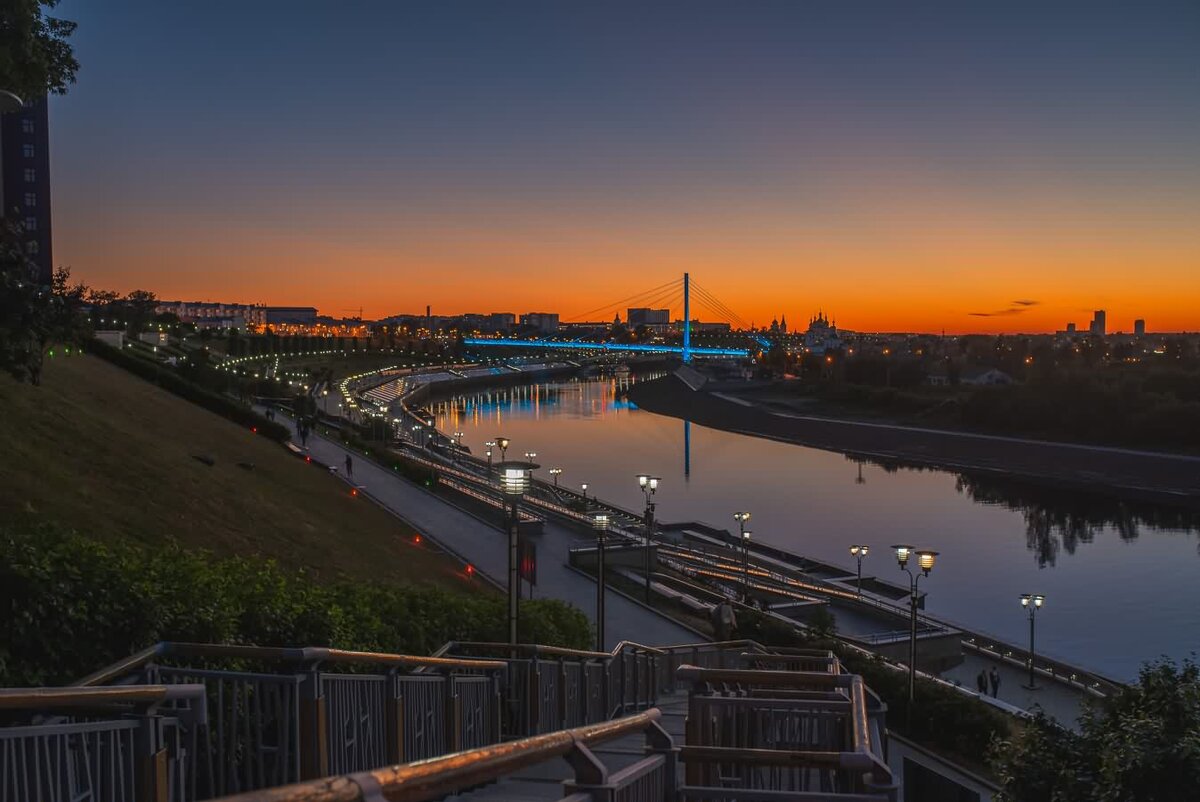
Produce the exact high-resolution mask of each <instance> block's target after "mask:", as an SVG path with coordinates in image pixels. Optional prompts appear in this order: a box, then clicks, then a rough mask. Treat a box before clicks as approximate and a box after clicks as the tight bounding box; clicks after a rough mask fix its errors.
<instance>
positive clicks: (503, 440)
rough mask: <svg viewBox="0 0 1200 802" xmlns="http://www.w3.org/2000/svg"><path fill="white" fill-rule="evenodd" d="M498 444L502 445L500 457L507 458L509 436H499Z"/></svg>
mask: <svg viewBox="0 0 1200 802" xmlns="http://www.w3.org/2000/svg"><path fill="white" fill-rule="evenodd" d="M496 445H498V446H500V459H501V460H503V459H505V458H506V455H507V454H508V438H507V437H497V438H496Z"/></svg>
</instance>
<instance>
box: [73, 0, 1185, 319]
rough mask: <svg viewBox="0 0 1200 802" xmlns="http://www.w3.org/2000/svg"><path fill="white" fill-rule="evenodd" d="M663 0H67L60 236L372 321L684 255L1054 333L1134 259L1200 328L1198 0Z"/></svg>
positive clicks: (638, 272)
mask: <svg viewBox="0 0 1200 802" xmlns="http://www.w3.org/2000/svg"><path fill="white" fill-rule="evenodd" d="M646 5H649V4H644V3H630V4H619V3H603V4H601V3H596V4H591V5H584V4H582V3H565V2H545V3H507V2H476V3H457V2H437V3H430V4H416V3H346V2H343V3H337V4H334V3H328V2H325V3H313V2H287V3H284V2H264V3H248V2H242V3H232V2H205V3H179V4H176V3H161V2H158V3H151V2H132V1H124V0H109V2H104V3H95V2H92V3H84V2H81V1H79V0H66V2H63V4H62V5H61V6H60V7H59V9H58V12H57V13H60V14H61V15H62V16H65V17H68V18H72V19H75V20H77V21H78V22H79V31H78V34H77V37H76V41H75V44H76V47H77V51H78V56H79V59H80V61H81V63H82V69H81V71H80V75H79V83H78V84H77V86H76V87H74V88H73V90H72V91H71V93H70V94H69V95H68V96H67V97H66V98H63V99H60V100H57V101H56V102H55V105H54V107H53V114H54V126H55V128H54V143H53V144H54V179H55V182H56V183H55V207H56V208H55V212H56V248H57V253H58V255H59V256H60V257H61V259H62V261H64V262H68V263H70V264H72V265H73V266H74V267H75V270H76V272H77V273H79V274H80V275H81V276H83V277H84V278H86V279H88V280H90V281H92V282H93V283H97V284H106V285H110V286H114V287H118V288H120V289H129V288H131V287H132V286H135V285H137V286H141V285H146V286H151V287H153V288H157V289H158V290H159V292H160V294H165V295H186V296H196V297H214V298H215V297H223V298H228V299H230V300H264V301H270V302H297V303H299V302H304V303H315V304H317V305H319V306H323V307H328V308H330V309H331V310H333V311H336V308H345V307H352V306H358V305H360V304H361V305H365V306H367V307H372V306H375V307H376V308H374V309H368V313H371V312H372V311H373V312H375V313H379V314H383V313H388V312H394V311H399V310H400V309H414V308H417V307H419V306H423V305H424V304H425V303H426V302H431V303H434V304H435V305H436V306H440V307H443V308H445V309H447V311H453V308H454V307H461V306H463V305H466V306H471V307H474V308H480V309H481V308H482V306H497V307H504V308H511V309H515V310H517V311H521V309H523V308H524V307H526V306H548V305H551V304H553V305H554V308H556V309H559V308H561V309H560V311H562V312H564V313H569V312H570V311H571V310H572V309H584V308H588V307H591V306H596V305H598V303H601V302H604V301H606V300H610V299H612V298H616V297H619V296H621V295H624V294H629V292H632V291H635V290H637V289H639V288H640V286H641V284H643V283H644V284H646V285H647V286H651V285H653V284H658V283H661V281H662V280H665V278H666V277H669V276H670V275H671V274H673V273H674V272H676V271H677V270H681V269H682V268H684V267H688V266H690V267H692V269H694V270H699V271H700V273H701V274H702V275H705V276H706V277H707V281H706V283H707V284H708V285H710V286H713V288H714V289H715V290H717V291H719V293H720V294H723V295H726V296H728V297H729V299H730V303H731V304H732V305H734V306H735V307H737V308H739V309H740V310H745V313H744V314H745V316H747V317H751V316H756V317H759V318H761V317H762V316H763V315H764V314H767V313H768V311H769V310H770V309H772V308H773V307H772V306H771V305H772V304H775V303H777V299H778V297H779V294H778V293H774V294H773V295H772V296H771V297H769V298H760V297H757V296H756V295H755V293H754V292H753V291H752V288H749V287H746V286H745V282H744V281H742V282H739V281H736V280H735V279H736V277H737V276H738V275H743V276H744V275H745V273H744V270H743V268H745V267H746V266H750V267H752V268H753V269H755V270H756V271H758V273H757V275H759V276H763V277H768V278H771V279H773V280H776V281H779V282H784V283H785V286H784V289H785V290H786V292H785V293H784V294H785V295H786V294H787V293H789V292H790V293H794V294H796V295H798V296H803V299H802V300H798V301H797V302H798V303H808V299H809V298H814V299H817V298H819V299H822V300H823V301H824V303H823V305H824V306H825V307H826V308H829V307H831V306H832V307H840V308H842V309H851V310H855V311H854V313H855V314H858V315H859V316H860V318H861V319H860V321H857V322H858V323H859V325H860V326H861V327H864V328H866V327H870V326H871V325H872V322H873V321H876V320H878V321H879V324H878V325H879V326H883V325H884V320H883V319H884V318H886V317H887V315H886V314H885V312H886V311H887V309H888V308H889V305H890V304H893V303H894V302H895V301H896V300H900V301H902V302H903V303H907V304H912V303H915V302H916V299H917V298H921V299H930V298H933V300H931V301H929V302H927V303H926V302H924V301H922V303H921V304H919V306H920V314H922V315H924V316H925V317H929V316H937V317H938V319H937V320H936V321H931V327H939V326H943V325H944V326H946V327H947V328H950V329H954V328H956V327H962V326H978V325H982V324H981V323H980V319H978V318H977V319H975V320H970V319H968V316H969V312H970V311H971V310H972V309H975V308H985V307H986V308H991V307H992V306H997V305H1002V304H1005V303H1007V300H1008V299H1010V298H1011V297H1019V298H1025V297H1035V298H1039V299H1041V298H1044V299H1045V301H1046V303H1045V305H1043V306H1042V308H1041V309H1035V310H1033V311H1032V312H1031V317H1032V316H1036V315H1037V314H1042V313H1044V314H1046V315H1049V316H1050V317H1047V318H1046V319H1045V321H1042V322H1039V323H1038V324H1037V325H1046V326H1051V327H1053V326H1054V325H1057V324H1058V323H1059V322H1061V321H1060V318H1061V317H1062V316H1063V315H1066V314H1068V312H1070V313H1071V314H1073V313H1074V312H1073V310H1074V309H1076V308H1084V307H1088V306H1094V305H1101V304H1110V305H1111V304H1115V303H1117V302H1118V301H1126V300H1130V299H1129V297H1128V293H1127V292H1126V290H1125V288H1123V287H1121V286H1120V281H1121V276H1123V275H1127V274H1128V273H1127V271H1129V270H1130V269H1139V270H1143V271H1149V272H1148V273H1147V275H1149V276H1151V277H1152V280H1151V281H1150V282H1149V286H1146V287H1144V288H1143V289H1144V291H1145V292H1144V294H1143V296H1140V297H1136V298H1134V299H1132V300H1133V301H1134V302H1136V303H1139V304H1141V305H1142V309H1141V310H1140V312H1141V314H1157V316H1158V317H1159V318H1160V319H1164V318H1166V319H1179V320H1181V321H1182V318H1181V317H1180V316H1181V315H1183V314H1184V311H1183V307H1182V306H1179V307H1178V308H1176V306H1173V305H1172V304H1173V303H1175V301H1174V300H1173V296H1174V297H1176V298H1177V296H1178V292H1177V291H1176V292H1174V293H1172V291H1171V288H1172V287H1173V286H1177V285H1178V284H1179V282H1180V281H1181V280H1184V279H1185V277H1186V276H1187V275H1189V274H1188V272H1187V268H1188V266H1189V265H1190V267H1191V268H1194V267H1195V266H1196V264H1197V262H1198V259H1200V247H1198V246H1200V242H1198V239H1197V235H1196V234H1195V232H1194V228H1195V226H1194V223H1195V220H1196V219H1197V217H1198V213H1200V180H1198V179H1200V4H1198V3H1195V2H1190V3H1178V4H1156V3H1136V4H1135V3H1127V4H1122V5H1119V6H1111V7H1110V6H1106V5H1104V4H1097V3H1079V4H1062V3H1055V4H1048V3H990V4H982V3H961V2H959V3H944V4H927V3H924V4H909V3H883V2H879V3H863V2H837V3H806V2H779V3H766V2H758V3H754V2H740V3H732V2H731V3H696V2H691V3H671V4H659V3H656V4H654V8H646V7H645V6H646ZM1051 5H1052V6H1053V7H1047V6H1051ZM846 270H854V271H857V272H858V273H859V274H865V275H867V276H869V277H870V278H871V279H872V280H873V281H878V282H884V283H885V285H886V286H887V288H888V289H889V292H888V298H887V301H888V303H883V302H872V301H871V300H869V299H863V298H861V297H860V296H861V295H862V293H861V292H851V291H849V290H848V289H847V288H846V287H845V286H844V283H839V282H838V281H830V280H827V278H828V277H829V276H830V275H834V276H842V275H844V271H846ZM564 271H590V272H587V273H585V274H586V275H588V276H589V279H588V281H587V282H586V283H587V287H577V286H571V287H570V288H569V292H567V290H566V289H564V288H563V287H561V286H560V287H558V288H557V292H558V295H557V296H556V295H555V293H554V292H552V291H551V290H554V289H555V282H556V281H557V280H558V279H559V278H561V277H562V276H563V275H564ZM447 274H452V275H453V276H454V277H456V279H457V282H456V283H457V284H459V285H461V286H456V287H455V286H447V284H448V282H447V280H446V278H445V276H446V275H447ZM795 274H802V276H803V278H804V280H803V281H797V282H796V283H794V284H787V283H786V282H788V281H790V280H791V277H793V276H794V275H795ZM496 275H506V276H512V277H513V280H511V281H508V282H505V285H504V286H505V287H506V288H510V289H508V290H504V289H502V288H499V287H497V286H493V285H494V283H495V282H490V281H489V277H492V276H496ZM897 275H905V276H907V277H908V279H907V280H905V281H903V282H898V281H897V280H896V276H897ZM654 279H657V280H654ZM485 285H486V286H485ZM623 290H624V292H623ZM506 292H507V294H505V293H506ZM1197 295H1200V288H1196V287H1195V286H1193V287H1192V290H1191V299H1190V300H1191V308H1192V309H1195V308H1196V300H1197V297H1196V296H1197ZM568 296H569V297H568ZM910 296H911V297H910ZM560 298H561V300H560ZM591 301H595V302H594V303H592V302H591ZM813 302H814V303H815V302H816V301H815V300H814V301H813ZM1147 305H1153V308H1154V312H1153V313H1147V312H1145V311H1144V310H1145V307H1146V306H1147ZM484 311H486V310H484ZM785 311H786V310H785ZM803 311H804V312H807V311H809V310H808V309H807V307H803ZM1133 313H1134V312H1133V310H1130V313H1129V316H1133ZM793 314H796V315H797V316H799V314H800V310H796V311H794V312H793ZM914 314H915V313H914ZM1192 314H1193V315H1195V313H1194V312H1193V313H1192ZM1118 315H1119V313H1118ZM845 317H846V315H845V314H843V319H845ZM1193 321H1194V322H1195V323H1197V324H1198V325H1200V320H1196V319H1195V318H1194V317H1193ZM898 322H899V321H898ZM1006 325H1012V321H1008V322H1007V323H1006ZM1194 327H1195V326H1194Z"/></svg>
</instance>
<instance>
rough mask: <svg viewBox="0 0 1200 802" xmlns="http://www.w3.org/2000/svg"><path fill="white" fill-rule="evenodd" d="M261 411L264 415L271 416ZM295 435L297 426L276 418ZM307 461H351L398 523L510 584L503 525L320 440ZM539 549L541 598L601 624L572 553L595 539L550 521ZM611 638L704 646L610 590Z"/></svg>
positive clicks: (590, 587) (589, 584)
mask: <svg viewBox="0 0 1200 802" xmlns="http://www.w3.org/2000/svg"><path fill="white" fill-rule="evenodd" d="M264 410H265V407H264V408H259V411H260V412H261V411H264ZM275 419H276V420H277V421H278V422H279V423H282V424H284V425H285V426H287V427H288V428H289V429H291V430H292V434H293V439H295V440H297V441H298V438H296V437H295V426H294V424H293V422H292V420H291V419H290V418H287V417H285V416H284V415H282V414H277V415H276V418H275ZM308 453H309V454H311V455H312V457H313V459H315V460H318V461H320V462H323V463H325V464H327V465H333V466H337V467H338V468H339V473H340V472H341V466H343V465H344V464H345V461H346V455H347V454H349V455H350V458H351V459H352V460H353V464H354V484H355V485H356V486H358V487H359V488H361V489H362V491H363V492H364V493H365V494H366V495H368V496H370V497H371V498H372V499H374V500H375V501H376V502H378V503H379V504H380V505H382V506H383V507H384V508H385V509H387V510H388V511H389V512H391V513H392V514H393V515H395V516H396V517H398V518H401V519H403V520H404V521H406V522H408V523H409V524H411V525H412V526H413V527H414V528H415V529H417V530H418V531H419V532H421V533H422V534H424V535H426V536H428V537H430V538H432V539H433V540H434V541H436V542H438V543H441V544H444V545H445V546H447V547H449V548H450V549H453V550H454V551H456V552H457V553H458V554H459V555H461V556H462V557H464V558H465V559H467V560H470V561H471V563H472V564H473V565H474V566H475V568H476V570H478V571H481V572H483V573H485V574H487V575H488V576H489V577H491V578H493V579H495V580H497V581H498V582H500V583H501V584H502V585H503V584H504V581H503V580H504V578H505V574H506V572H507V570H508V557H507V552H506V549H507V539H506V536H505V533H504V530H503V529H502V528H501V527H500V526H499V521H497V522H495V523H493V522H489V521H486V520H484V519H482V518H480V517H477V516H475V515H473V514H472V513H469V512H467V511H465V510H463V509H460V508H459V507H456V506H454V505H453V504H450V503H449V502H447V501H445V500H443V499H441V498H440V497H438V496H436V495H434V494H433V493H430V492H429V491H428V490H425V489H424V488H422V487H420V486H418V485H416V484H413V483H412V482H409V481H407V480H405V479H402V478H400V477H399V476H396V475H395V474H393V473H391V472H390V471H388V470H386V469H385V468H382V467H380V466H379V465H377V464H376V463H374V462H372V461H370V460H369V459H368V458H366V457H363V456H362V455H361V454H358V453H355V452H352V451H349V450H348V449H345V448H343V447H342V446H341V445H339V444H338V443H335V442H333V441H332V440H329V439H327V438H325V437H322V436H320V435H318V434H314V433H310V434H309V436H308ZM534 540H535V541H536V542H537V549H538V584H537V587H536V589H535V591H534V594H535V596H537V597H541V598H554V599H561V600H563V601H567V602H570V603H571V604H574V605H575V606H576V607H578V608H579V609H580V610H582V611H583V612H584V613H585V614H586V615H587V616H588V620H589V621H591V622H592V623H593V625H594V624H595V607H596V583H595V582H594V581H593V580H592V579H591V578H590V577H588V576H585V575H583V574H580V573H577V572H575V571H573V570H572V569H571V568H569V567H567V553H568V551H569V550H570V548H571V547H572V546H575V545H581V544H591V543H592V538H590V537H587V536H584V535H580V534H579V533H577V532H574V531H572V530H570V529H568V528H567V527H565V526H562V525H560V524H558V523H555V522H554V521H547V522H546V525H545V529H544V531H543V533H542V534H541V535H540V536H539V535H535V536H534ZM605 617H606V619H607V626H606V629H607V632H606V635H607V638H606V643H605V645H606V646H607V647H608V648H612V647H613V646H615V645H616V644H617V643H619V642H620V641H622V640H631V641H636V642H638V643H642V644H645V645H647V646H656V645H671V644H678V643H694V642H696V641H699V640H704V638H702V637H700V636H699V635H697V634H696V633H695V632H693V631H691V630H690V629H687V628H686V627H682V626H680V625H679V624H677V623H675V622H674V621H671V620H670V619H668V618H666V617H664V616H661V615H659V614H658V613H656V612H654V611H653V610H652V609H650V608H648V607H644V606H642V605H640V604H637V603H636V602H633V601H631V600H630V599H628V598H626V597H625V596H622V595H620V594H618V593H616V592H615V591H613V590H611V589H610V590H609V591H608V594H607V596H606V597H605Z"/></svg>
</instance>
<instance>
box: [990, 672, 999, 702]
mask: <svg viewBox="0 0 1200 802" xmlns="http://www.w3.org/2000/svg"><path fill="white" fill-rule="evenodd" d="M989 677H990V679H991V681H992V698H997V697H999V695H1000V672H999V671H997V670H996V667H995V666H992V670H991V673H990V674H989Z"/></svg>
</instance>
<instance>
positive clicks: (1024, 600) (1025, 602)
mask: <svg viewBox="0 0 1200 802" xmlns="http://www.w3.org/2000/svg"><path fill="white" fill-rule="evenodd" d="M1045 602H1046V597H1045V596H1043V595H1042V594H1040V593H1022V594H1021V606H1022V607H1025V608H1026V609H1028V610H1029V684H1028V685H1026V686H1025V687H1026V688H1027V689H1028V690H1031V691H1033V690H1037V683H1035V682H1034V676H1033V661H1034V654H1035V653H1034V650H1033V622H1034V619H1035V618H1036V617H1037V611H1038V610H1039V609H1041V606H1042V605H1043V604H1045Z"/></svg>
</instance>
